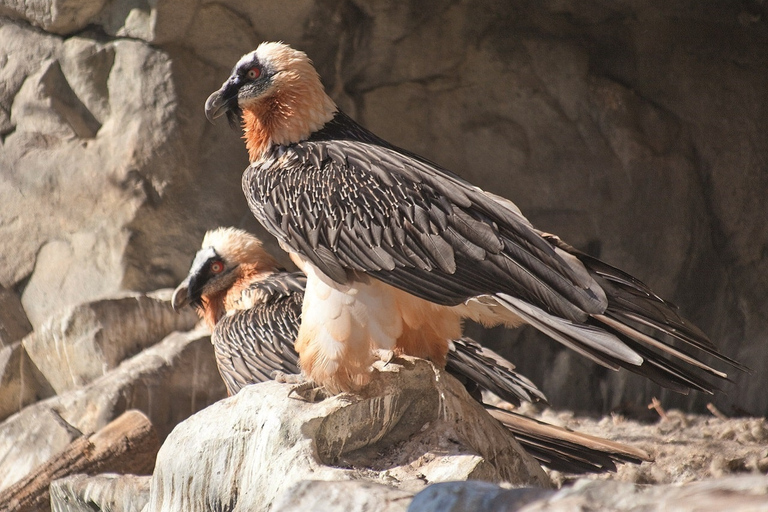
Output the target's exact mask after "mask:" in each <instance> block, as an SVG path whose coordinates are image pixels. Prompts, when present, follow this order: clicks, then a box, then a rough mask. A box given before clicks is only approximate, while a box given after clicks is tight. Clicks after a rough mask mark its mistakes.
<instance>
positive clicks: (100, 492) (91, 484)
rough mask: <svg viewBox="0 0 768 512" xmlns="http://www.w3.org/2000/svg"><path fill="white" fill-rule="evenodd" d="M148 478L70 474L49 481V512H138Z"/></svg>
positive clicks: (147, 488)
mask: <svg viewBox="0 0 768 512" xmlns="http://www.w3.org/2000/svg"><path fill="white" fill-rule="evenodd" d="M149 481H150V477H149V476H136V475H116V474H112V473H103V474H101V475H96V476H89V475H72V476H68V477H66V478H61V479H59V480H54V481H53V482H51V487H50V489H51V510H52V511H53V512H141V510H142V508H143V507H144V505H146V503H147V501H148V499H149Z"/></svg>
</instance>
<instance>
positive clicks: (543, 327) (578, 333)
mask: <svg viewBox="0 0 768 512" xmlns="http://www.w3.org/2000/svg"><path fill="white" fill-rule="evenodd" d="M495 297H496V299H497V300H498V301H499V303H501V304H502V305H503V306H505V307H507V308H509V309H511V310H512V311H513V312H514V313H515V314H517V315H518V316H520V317H521V318H523V319H525V320H526V321H527V322H528V323H530V324H531V325H533V326H534V327H536V328H537V329H539V330H540V331H542V332H544V333H545V334H548V335H549V336H551V337H552V338H554V339H556V340H557V341H559V342H560V343H563V344H564V345H566V346H568V347H570V348H572V349H573V350H576V351H577V352H579V353H581V354H583V355H585V356H586V357H589V358H590V359H592V360H593V361H595V362H597V363H598V364H601V365H603V366H606V367H608V368H611V369H616V365H619V366H625V365H635V366H638V365H640V364H642V362H643V358H642V357H640V356H639V355H638V354H637V353H635V352H634V351H633V350H632V349H630V348H629V347H627V345H626V344H624V343H622V342H621V340H619V339H618V338H617V337H616V336H615V335H613V334H611V333H609V332H607V331H605V330H603V329H600V328H597V327H594V326H591V325H587V324H575V323H573V322H571V321H569V320H564V319H562V318H559V317H556V316H553V315H550V314H549V313H547V312H545V311H544V310H542V309H539V308H537V307H535V306H532V305H531V304H528V303H526V302H524V301H522V300H520V299H517V298H515V297H512V296H510V295H506V294H503V293H500V294H497V295H496V296H495Z"/></svg>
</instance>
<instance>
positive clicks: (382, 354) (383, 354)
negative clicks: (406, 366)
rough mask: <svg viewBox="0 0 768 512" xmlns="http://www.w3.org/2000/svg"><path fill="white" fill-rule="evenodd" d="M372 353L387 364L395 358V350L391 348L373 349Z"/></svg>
mask: <svg viewBox="0 0 768 512" xmlns="http://www.w3.org/2000/svg"><path fill="white" fill-rule="evenodd" d="M373 353H374V355H375V356H376V357H377V358H378V359H379V361H382V362H383V363H384V366H387V365H388V364H389V363H391V362H392V361H394V360H395V352H394V351H393V350H385V349H383V348H380V349H376V350H374V351H373Z"/></svg>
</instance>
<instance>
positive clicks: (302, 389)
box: [288, 379, 334, 404]
mask: <svg viewBox="0 0 768 512" xmlns="http://www.w3.org/2000/svg"><path fill="white" fill-rule="evenodd" d="M292 395H294V396H292ZM332 396H334V395H333V393H331V392H330V391H328V390H327V389H326V388H325V387H324V386H321V385H320V384H317V383H316V382H314V381H311V380H308V379H305V380H304V381H303V382H301V383H298V384H296V385H295V386H293V387H292V388H291V390H290V391H289V392H288V397H289V398H295V399H297V400H303V401H305V402H308V403H310V404H314V403H317V402H322V401H323V400H325V399H326V398H330V397H332Z"/></svg>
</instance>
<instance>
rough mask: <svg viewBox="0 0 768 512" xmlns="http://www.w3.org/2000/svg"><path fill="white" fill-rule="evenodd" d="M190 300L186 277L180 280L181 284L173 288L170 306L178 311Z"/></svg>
mask: <svg viewBox="0 0 768 512" xmlns="http://www.w3.org/2000/svg"><path fill="white" fill-rule="evenodd" d="M190 302H191V300H190V297H189V277H187V278H186V279H184V280H183V281H182V282H181V284H179V286H177V287H176V289H175V290H173V295H172V296H171V307H172V308H173V310H174V311H176V312H177V313H178V312H179V310H180V309H181V308H183V307H184V306H186V305H187V304H189V303H190Z"/></svg>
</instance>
